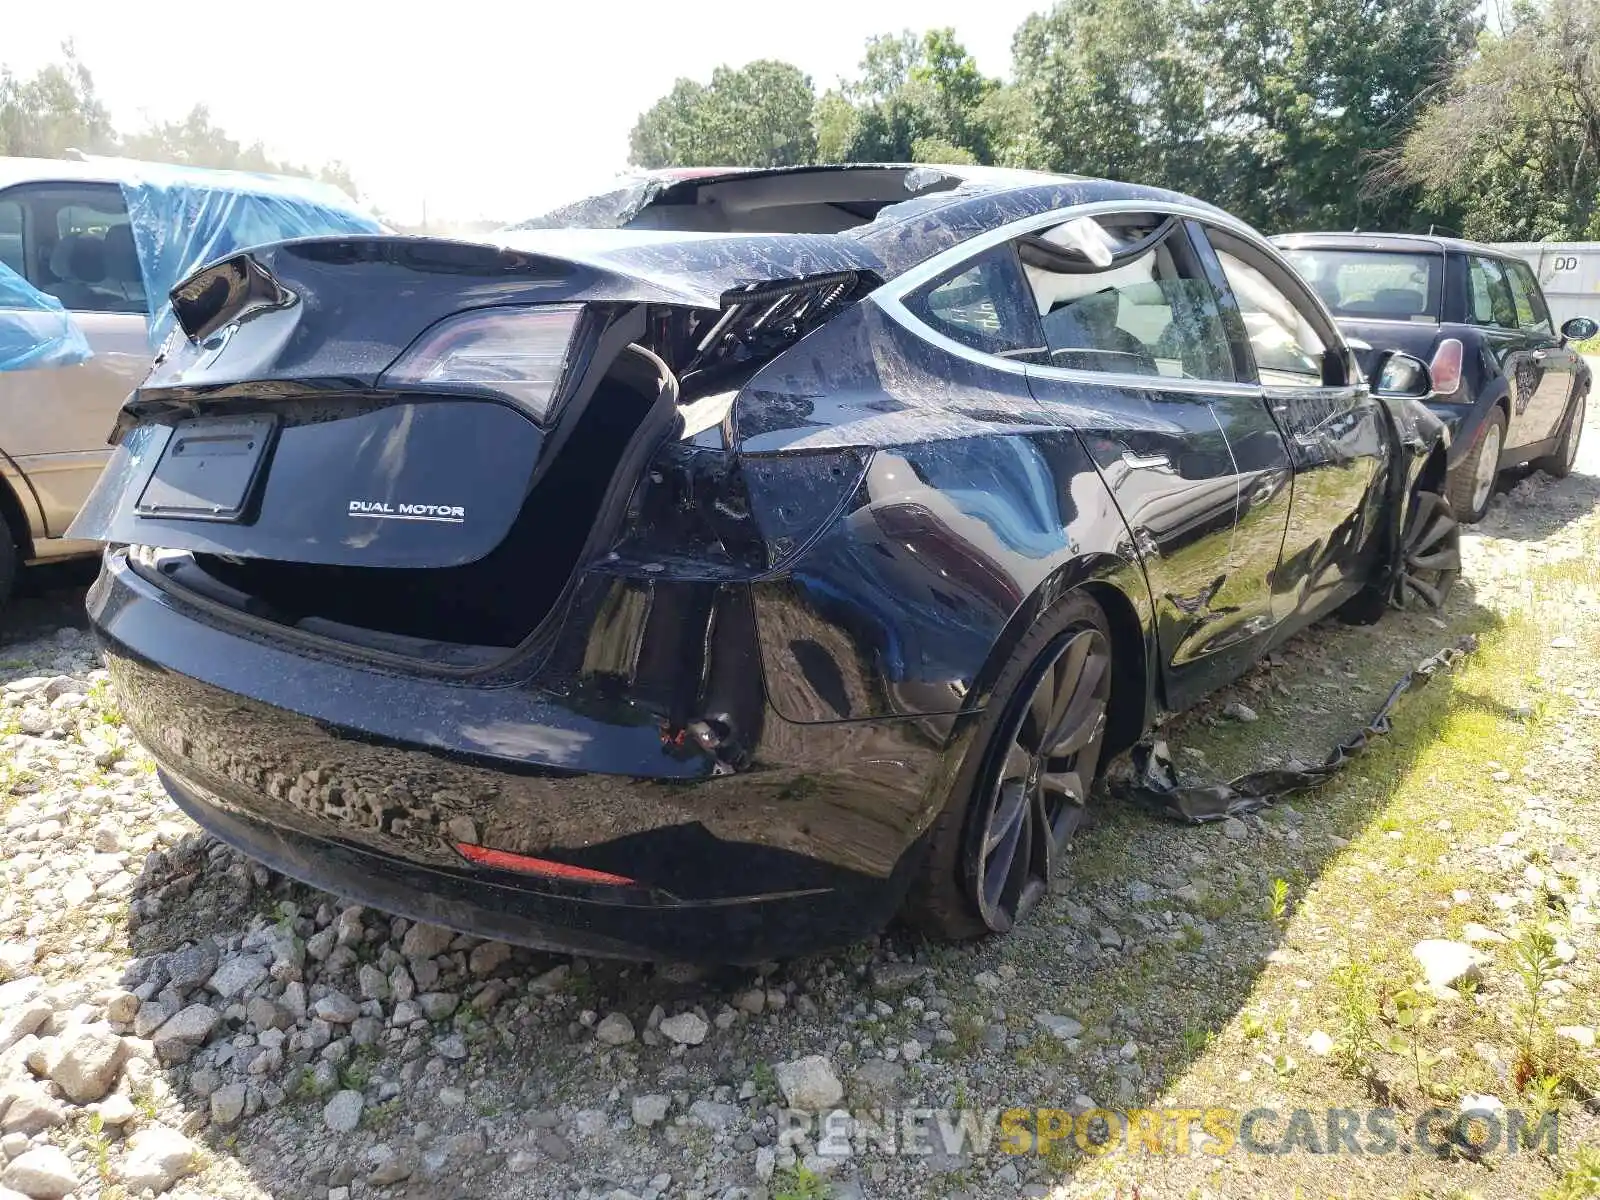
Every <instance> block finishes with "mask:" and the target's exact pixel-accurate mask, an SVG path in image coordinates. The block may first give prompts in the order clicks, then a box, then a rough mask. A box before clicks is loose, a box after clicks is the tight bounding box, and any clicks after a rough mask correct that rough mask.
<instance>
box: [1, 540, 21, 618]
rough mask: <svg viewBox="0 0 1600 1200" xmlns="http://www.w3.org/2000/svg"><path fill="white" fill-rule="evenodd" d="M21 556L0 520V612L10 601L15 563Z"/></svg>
mask: <svg viewBox="0 0 1600 1200" xmlns="http://www.w3.org/2000/svg"><path fill="white" fill-rule="evenodd" d="M21 557H22V556H21V555H20V554H18V553H17V543H16V542H15V541H13V540H12V537H11V530H10V529H8V528H7V527H6V523H5V522H4V521H0V613H4V612H5V610H6V606H7V605H9V604H10V603H11V593H12V591H13V590H15V588H16V583H17V564H18V562H19V561H20V560H21Z"/></svg>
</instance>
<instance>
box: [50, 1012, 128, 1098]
mask: <svg viewBox="0 0 1600 1200" xmlns="http://www.w3.org/2000/svg"><path fill="white" fill-rule="evenodd" d="M123 1054H124V1049H123V1044H122V1039H121V1038H120V1037H118V1036H117V1035H116V1034H115V1033H113V1032H112V1030H111V1026H110V1025H108V1024H107V1023H105V1022H104V1021H95V1022H93V1023H91V1024H87V1025H75V1026H73V1027H71V1028H69V1029H68V1030H67V1031H66V1032H65V1033H63V1034H62V1035H61V1036H60V1038H59V1039H57V1042H56V1048H55V1052H54V1054H53V1055H52V1056H51V1060H50V1065H49V1075H50V1078H51V1079H52V1080H54V1081H55V1083H56V1085H57V1086H58V1087H60V1089H61V1090H62V1091H63V1092H65V1093H66V1094H67V1099H69V1100H71V1101H72V1102H73V1103H74V1104H88V1103H90V1102H92V1101H95V1100H98V1099H100V1098H101V1097H102V1096H104V1095H105V1094H106V1093H107V1092H109V1091H110V1090H111V1089H112V1088H113V1087H114V1086H115V1085H116V1082H117V1077H118V1076H119V1075H121V1074H122V1056H123Z"/></svg>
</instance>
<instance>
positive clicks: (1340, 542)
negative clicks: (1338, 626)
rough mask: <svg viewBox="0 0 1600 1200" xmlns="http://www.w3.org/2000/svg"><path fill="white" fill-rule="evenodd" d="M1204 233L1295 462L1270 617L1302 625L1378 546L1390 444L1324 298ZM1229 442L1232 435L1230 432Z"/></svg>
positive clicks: (1248, 250)
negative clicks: (1321, 298) (1293, 618)
mask: <svg viewBox="0 0 1600 1200" xmlns="http://www.w3.org/2000/svg"><path fill="white" fill-rule="evenodd" d="M1204 234H1205V239H1206V241H1207V242H1208V243H1209V244H1210V247H1211V249H1212V251H1213V252H1214V254H1215V256H1216V258H1215V261H1216V264H1217V266H1218V268H1219V269H1220V282H1221V284H1222V286H1224V287H1225V288H1226V289H1227V292H1228V297H1229V301H1230V303H1231V306H1232V307H1234V308H1236V309H1237V311H1238V313H1239V319H1240V322H1241V323H1242V325H1243V334H1244V340H1245V344H1246V349H1247V351H1248V354H1249V356H1250V359H1251V361H1252V364H1253V368H1254V372H1255V375H1256V378H1257V380H1258V381H1259V383H1260V387H1261V396H1262V398H1263V399H1264V401H1265V403H1266V407H1267V409H1268V410H1269V411H1270V413H1271V415H1272V417H1273V418H1274V419H1275V420H1276V422H1277V424H1278V427H1279V429H1280V430H1281V432H1282V435H1283V438H1284V441H1285V442H1286V443H1287V446H1288V453H1289V457H1290V460H1291V462H1292V463H1293V471H1294V482H1293V495H1292V498H1291V500H1290V503H1289V518H1288V523H1287V529H1286V531H1285V533H1284V537H1283V544H1282V555H1281V560H1280V562H1279V564H1278V568H1277V570H1276V571H1274V572H1273V575H1272V611H1273V615H1274V617H1275V619H1277V620H1278V621H1284V620H1286V619H1288V618H1290V617H1291V616H1293V617H1295V618H1296V621H1295V623H1296V624H1302V623H1304V622H1305V621H1306V620H1309V619H1312V618H1314V617H1316V616H1318V615H1321V614H1322V613H1325V612H1327V611H1328V610H1330V609H1331V608H1333V607H1334V606H1335V605H1337V604H1339V603H1340V602H1341V601H1343V600H1345V599H1347V598H1348V597H1350V596H1351V595H1353V594H1354V593H1355V592H1356V591H1358V590H1359V589H1360V588H1361V587H1362V586H1363V585H1364V584H1365V582H1366V581H1367V579H1368V578H1369V576H1370V568H1371V565H1372V558H1373V555H1374V554H1376V553H1377V552H1378V549H1379V539H1378V538H1377V537H1376V534H1377V533H1378V532H1379V530H1380V527H1381V526H1380V518H1381V516H1382V512H1383V508H1382V506H1383V502H1384V488H1383V482H1384V480H1385V479H1386V478H1387V473H1386V468H1387V464H1388V462H1389V459H1390V456H1391V454H1392V453H1393V449H1392V447H1391V444H1390V440H1389V436H1388V423H1387V420H1386V418H1385V415H1384V412H1383V409H1382V406H1381V403H1380V402H1379V401H1378V400H1376V399H1374V398H1373V396H1372V394H1371V391H1370V389H1369V388H1368V386H1367V384H1366V381H1365V380H1364V379H1363V378H1362V377H1361V374H1360V370H1359V368H1358V366H1357V364H1356V362H1355V359H1354V357H1353V356H1352V355H1351V354H1350V352H1349V350H1348V349H1347V348H1346V346H1345V344H1344V341H1343V339H1342V338H1341V337H1340V336H1339V333H1338V331H1337V330H1336V329H1335V328H1334V325H1333V322H1332V320H1331V318H1329V317H1328V316H1327V314H1326V312H1325V311H1324V310H1323V308H1322V306H1321V305H1320V304H1319V303H1318V302H1317V301H1316V300H1315V298H1314V297H1313V296H1312V294H1311V292H1310V290H1309V289H1308V288H1307V287H1306V285H1305V284H1304V283H1303V282H1302V281H1301V280H1300V278H1299V276H1297V275H1296V274H1295V273H1294V272H1293V271H1292V270H1291V269H1290V268H1289V267H1288V265H1287V264H1285V263H1284V262H1283V261H1282V260H1281V259H1279V258H1278V257H1277V256H1276V255H1275V254H1274V253H1272V252H1271V251H1270V250H1269V249H1267V248H1266V247H1265V246H1264V245H1262V244H1260V243H1259V242H1257V241H1255V240H1254V239H1252V238H1248V237H1245V236H1243V235H1242V234H1240V233H1237V232H1233V231H1230V230H1227V229H1222V228H1218V227H1216V226H1213V225H1207V226H1206V227H1205V230H1204ZM1236 440H1237V439H1236Z"/></svg>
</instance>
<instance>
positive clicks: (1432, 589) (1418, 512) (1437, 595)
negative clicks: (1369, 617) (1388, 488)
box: [1395, 490, 1461, 608]
mask: <svg viewBox="0 0 1600 1200" xmlns="http://www.w3.org/2000/svg"><path fill="white" fill-rule="evenodd" d="M1400 554H1401V562H1400V578H1399V581H1398V583H1397V586H1396V589H1395V601H1396V603H1398V604H1399V606H1400V607H1401V608H1414V607H1416V602H1417V601H1418V600H1420V601H1422V602H1423V603H1424V604H1426V605H1427V606H1428V607H1429V608H1443V607H1444V600H1445V597H1446V596H1447V595H1449V592H1450V587H1451V585H1452V584H1453V583H1455V581H1456V577H1457V576H1459V575H1460V574H1461V523H1460V522H1459V521H1457V520H1456V515H1455V512H1454V511H1453V510H1452V509H1451V507H1450V501H1449V500H1448V499H1447V498H1446V497H1444V496H1441V495H1440V494H1439V493H1438V492H1428V491H1421V490H1419V491H1417V492H1415V493H1414V494H1413V496H1412V499H1411V504H1410V506H1409V511H1408V512H1407V513H1406V524H1405V529H1404V531H1403V532H1402V533H1401V535H1400Z"/></svg>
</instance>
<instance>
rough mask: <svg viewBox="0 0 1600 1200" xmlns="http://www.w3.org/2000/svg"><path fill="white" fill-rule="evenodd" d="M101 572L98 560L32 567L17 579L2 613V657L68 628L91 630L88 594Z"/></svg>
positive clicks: (0, 625) (0, 627)
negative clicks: (8, 648)
mask: <svg viewBox="0 0 1600 1200" xmlns="http://www.w3.org/2000/svg"><path fill="white" fill-rule="evenodd" d="M99 570H100V560H99V559H97V558H86V559H74V560H73V561H71V562H64V563H50V564H47V565H44V566H38V567H29V568H27V569H26V570H24V571H23V572H22V574H21V575H19V576H18V577H17V585H16V591H15V593H14V594H13V595H12V597H11V602H10V603H9V604H7V605H6V606H5V610H4V612H3V613H0V656H3V652H4V647H5V646H8V645H11V644H12V643H15V642H26V641H32V640H33V639H35V638H39V637H44V636H47V635H49V634H51V633H53V632H55V631H56V630H57V629H60V628H61V627H62V626H64V625H70V626H71V627H73V628H74V629H87V628H88V627H89V618H88V614H87V613H85V612H84V607H83V597H84V591H85V590H86V589H87V588H88V586H89V585H90V584H91V583H93V582H94V577H95V574H96V573H97V572H98V571H99Z"/></svg>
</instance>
